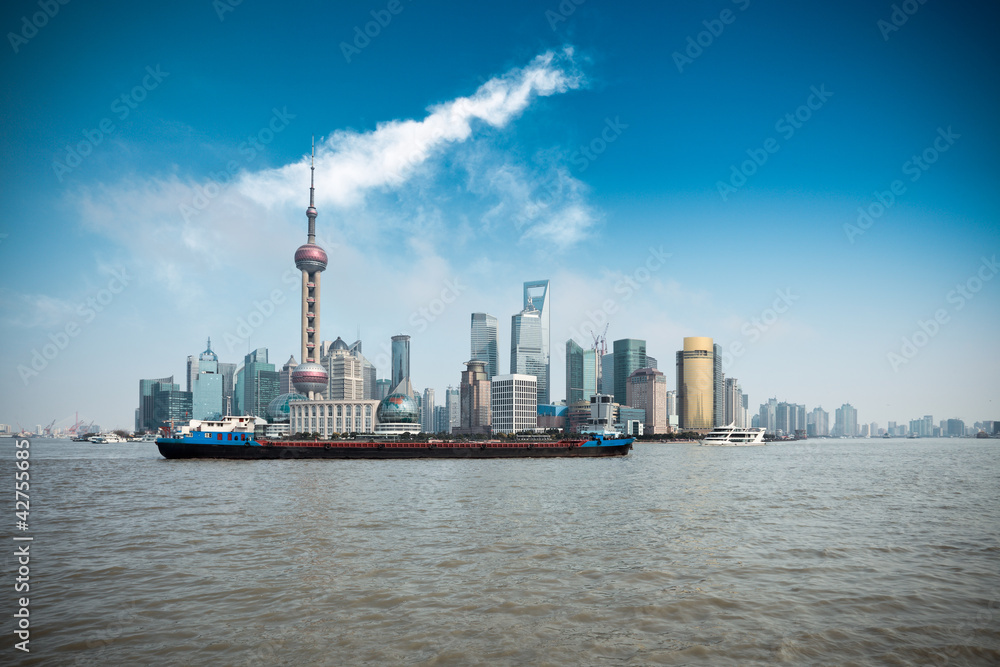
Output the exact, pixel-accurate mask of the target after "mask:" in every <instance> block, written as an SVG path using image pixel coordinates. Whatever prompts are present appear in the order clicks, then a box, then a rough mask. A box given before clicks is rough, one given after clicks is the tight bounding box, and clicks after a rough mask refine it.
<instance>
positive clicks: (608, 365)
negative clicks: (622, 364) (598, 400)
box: [597, 352, 615, 396]
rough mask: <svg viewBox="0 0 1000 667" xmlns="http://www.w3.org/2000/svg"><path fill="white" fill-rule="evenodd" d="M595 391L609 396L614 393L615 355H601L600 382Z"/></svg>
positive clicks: (609, 353) (612, 353)
mask: <svg viewBox="0 0 1000 667" xmlns="http://www.w3.org/2000/svg"><path fill="white" fill-rule="evenodd" d="M599 384H600V386H599V387H598V389H597V391H598V392H599V393H601V394H607V395H609V396H611V395H612V394H614V393H615V353H614V352H608V353H607V354H604V355H601V381H600V383H599Z"/></svg>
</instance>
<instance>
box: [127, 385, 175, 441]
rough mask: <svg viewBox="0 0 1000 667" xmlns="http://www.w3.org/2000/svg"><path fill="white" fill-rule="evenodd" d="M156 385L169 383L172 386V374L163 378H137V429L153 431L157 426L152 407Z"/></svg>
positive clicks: (153, 405)
mask: <svg viewBox="0 0 1000 667" xmlns="http://www.w3.org/2000/svg"><path fill="white" fill-rule="evenodd" d="M156 385H169V386H171V387H174V386H176V385H174V376H173V375H171V376H170V377H165V378H155V379H150V380H139V415H138V417H136V421H137V422H138V424H139V430H142V431H149V432H153V431H155V430H156V429H158V428H159V425H158V424H156V423H155V421H156V420H155V419H154V415H153V409H154V407H155V397H154V391H155V389H156Z"/></svg>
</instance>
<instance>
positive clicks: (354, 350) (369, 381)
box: [349, 338, 383, 400]
mask: <svg viewBox="0 0 1000 667" xmlns="http://www.w3.org/2000/svg"><path fill="white" fill-rule="evenodd" d="M349 349H350V352H351V354H353V355H354V356H355V357H357V359H358V361H360V362H361V375H362V377H363V378H364V383H365V384H364V391H363V394H364V398H366V399H372V400H375V399H378V400H381V398H383V397H380V396H378V395H377V394H378V387H377V382H378V372H377V371H376V369H375V364H373V363H372V362H370V361H368V359H367V358H366V357H365V355H363V354H362V353H361V339H360V338H359V339H358V340H356V341H354V342H353V343H351V345H350V348H349Z"/></svg>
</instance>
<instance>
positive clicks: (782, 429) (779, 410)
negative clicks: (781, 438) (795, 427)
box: [774, 401, 791, 435]
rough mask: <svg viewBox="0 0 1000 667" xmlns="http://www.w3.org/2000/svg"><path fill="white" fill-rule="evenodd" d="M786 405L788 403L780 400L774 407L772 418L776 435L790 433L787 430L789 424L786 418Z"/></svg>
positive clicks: (787, 405)
mask: <svg viewBox="0 0 1000 667" xmlns="http://www.w3.org/2000/svg"><path fill="white" fill-rule="evenodd" d="M788 407H789V404H788V403H786V402H785V401H781V402H780V403H778V405H777V406H775V408H774V420H775V431H774V432H775V433H777V434H778V435H791V431H790V430H789V429H790V428H791V426H790V425H789V419H788Z"/></svg>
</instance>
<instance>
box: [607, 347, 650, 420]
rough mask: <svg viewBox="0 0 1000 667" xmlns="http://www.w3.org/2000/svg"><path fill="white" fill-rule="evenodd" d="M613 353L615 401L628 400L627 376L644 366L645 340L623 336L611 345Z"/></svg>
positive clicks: (621, 402)
mask: <svg viewBox="0 0 1000 667" xmlns="http://www.w3.org/2000/svg"><path fill="white" fill-rule="evenodd" d="M612 350H613V354H614V355H615V360H614V367H615V371H614V374H615V384H614V388H615V393H614V396H615V403H618V404H619V405H625V404H627V402H628V398H627V394H628V378H629V376H630V375H632V373H634V372H635V371H637V370H639V369H640V368H645V367H646V341H644V340H639V339H638V338H623V339H621V340H616V341H615V342H614V343H613V345H612Z"/></svg>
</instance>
